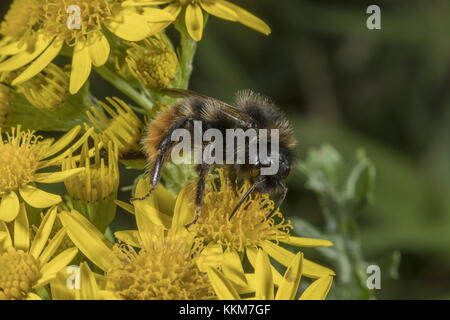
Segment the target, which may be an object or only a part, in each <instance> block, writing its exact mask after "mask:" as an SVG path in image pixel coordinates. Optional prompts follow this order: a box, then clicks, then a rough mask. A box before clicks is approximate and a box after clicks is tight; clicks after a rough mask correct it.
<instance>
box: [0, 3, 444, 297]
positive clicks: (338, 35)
mask: <svg viewBox="0 0 450 320" xmlns="http://www.w3.org/2000/svg"><path fill="white" fill-rule="evenodd" d="M234 2H235V3H236V4H238V5H241V6H242V7H244V8H247V9H248V10H249V11H251V12H253V13H255V14H256V15H258V16H260V17H261V18H263V19H264V20H265V21H266V22H268V23H269V25H270V26H271V27H272V30H273V33H272V35H270V36H269V37H266V36H263V35H260V34H258V33H256V32H254V31H252V30H249V29H247V28H245V27H243V26H241V25H239V24H237V23H230V22H226V21H223V20H219V19H217V18H211V19H209V21H208V26H207V30H206V33H205V37H204V40H203V41H202V42H201V43H200V46H199V50H198V54H197V56H196V59H195V70H194V74H193V78H192V82H191V88H192V89H193V90H196V91H198V92H201V93H204V94H207V95H210V96H213V97H217V98H220V99H223V100H225V101H231V100H232V98H233V94H234V92H235V91H237V90H239V89H244V88H250V89H253V90H254V91H258V92H261V93H263V94H265V95H268V96H270V97H271V98H273V100H275V101H276V102H277V103H278V104H279V106H280V107H281V108H282V110H284V111H285V113H286V114H287V115H288V117H289V119H290V120H291V121H292V123H293V124H294V126H295V132H296V135H297V137H298V140H299V142H300V143H299V154H300V159H304V157H305V155H306V152H307V150H308V149H309V148H311V147H319V146H320V145H322V144H323V143H329V144H330V145H332V146H334V147H335V148H336V149H337V150H339V152H341V153H342V155H343V156H344V157H345V158H347V159H351V158H352V157H353V155H354V152H355V150H356V149H358V148H360V147H362V148H364V149H365V150H366V152H367V155H368V157H369V158H370V159H371V160H372V161H373V163H374V164H375V166H376V169H377V177H376V190H375V202H374V204H372V205H371V206H370V207H368V208H367V209H365V210H364V211H363V212H361V213H360V214H359V216H358V223H359V226H360V231H361V238H362V249H363V253H364V256H365V258H366V260H368V261H375V262H378V261H383V259H389V257H390V255H391V254H392V253H393V252H395V251H399V252H400V253H401V257H402V258H401V264H400V267H399V270H398V274H399V277H398V279H390V278H389V277H388V276H387V275H384V274H383V281H382V287H381V290H376V292H375V295H376V296H377V298H380V299H409V298H412V299H431V298H437V299H443V298H447V299H448V298H450V193H449V191H450V166H449V164H450V64H449V62H450V40H449V39H448V34H449V32H450V19H449V16H450V2H449V1H448V0H440V1H439V0H434V1H430V0H409V1H404V0H384V1H376V2H374V1H365V0H347V1H340V0H328V1H327V0H283V1H274V0H234ZM9 3H10V1H3V0H2V3H1V4H0V6H1V10H2V13H4V12H5V8H7V6H8V4H9ZM371 4H378V5H379V6H380V7H381V13H382V29H381V30H368V29H367V28H366V19H367V17H368V15H367V14H366V9H367V7H368V6H369V5H371ZM91 84H92V90H93V92H94V93H95V94H96V96H98V97H99V98H101V97H102V96H104V95H113V94H115V93H113V92H112V91H111V90H112V89H111V88H110V87H107V86H105V84H104V83H101V82H100V80H98V78H94V80H93V81H92V82H91ZM125 179H128V180H129V181H128V182H131V181H132V175H131V173H130V174H129V177H125ZM304 182H305V179H304V177H303V176H302V175H301V174H300V173H299V172H294V173H293V174H292V177H291V179H290V181H289V187H290V191H289V194H288V197H287V203H285V205H284V209H285V210H284V211H286V212H287V214H289V215H291V216H293V217H299V218H300V219H304V220H306V221H309V222H310V223H312V224H314V225H315V226H316V227H317V228H319V229H321V228H322V225H323V222H324V221H323V219H322V216H321V214H320V213H319V207H318V204H317V199H316V196H315V195H314V194H313V193H312V192H311V191H308V190H306V188H305V187H304ZM122 184H123V183H122ZM126 196H128V194H127V193H125V194H124V197H126ZM382 272H383V269H382ZM387 273H388V272H387V271H386V272H385V274H387Z"/></svg>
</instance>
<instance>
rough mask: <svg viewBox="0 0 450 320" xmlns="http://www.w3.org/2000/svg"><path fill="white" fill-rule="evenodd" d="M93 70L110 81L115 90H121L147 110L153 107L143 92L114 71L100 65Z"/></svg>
mask: <svg viewBox="0 0 450 320" xmlns="http://www.w3.org/2000/svg"><path fill="white" fill-rule="evenodd" d="M95 72H97V73H98V74H99V75H100V76H101V77H102V78H103V79H105V80H106V81H108V82H109V83H111V84H112V85H113V86H114V87H115V88H117V90H119V91H121V92H123V93H124V94H125V95H126V96H128V97H129V98H130V99H131V100H133V101H134V102H135V103H136V104H137V105H139V106H140V107H142V108H143V109H144V110H147V111H149V110H151V109H152V108H153V103H152V102H151V101H150V100H149V99H148V98H147V96H146V95H145V94H144V93H142V92H139V91H137V90H136V89H134V88H133V87H132V86H131V85H130V84H129V83H128V82H127V81H126V80H124V79H122V78H121V77H119V76H118V75H117V74H116V73H114V72H112V71H111V70H109V69H108V68H107V67H105V66H102V67H98V68H95Z"/></svg>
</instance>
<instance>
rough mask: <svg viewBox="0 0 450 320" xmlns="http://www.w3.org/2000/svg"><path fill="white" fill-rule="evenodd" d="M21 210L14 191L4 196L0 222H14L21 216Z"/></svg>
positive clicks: (1, 204)
mask: <svg viewBox="0 0 450 320" xmlns="http://www.w3.org/2000/svg"><path fill="white" fill-rule="evenodd" d="M19 210H20V205H19V198H18V197H17V194H16V193H15V192H14V191H10V192H9V193H6V194H4V195H3V197H2V198H1V203H0V220H3V221H6V222H11V221H13V220H14V219H15V218H16V217H17V215H18V214H19Z"/></svg>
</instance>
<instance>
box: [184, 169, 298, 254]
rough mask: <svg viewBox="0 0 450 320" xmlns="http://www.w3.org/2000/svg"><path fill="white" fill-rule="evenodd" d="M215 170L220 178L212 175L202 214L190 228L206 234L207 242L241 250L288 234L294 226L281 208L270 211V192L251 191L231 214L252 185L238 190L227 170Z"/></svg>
mask: <svg viewBox="0 0 450 320" xmlns="http://www.w3.org/2000/svg"><path fill="white" fill-rule="evenodd" d="M216 172H218V178H219V179H217V176H215V175H210V176H209V178H208V181H209V188H208V190H207V191H206V193H205V198H204V200H203V206H202V213H201V217H200V219H199V221H198V222H197V223H196V224H194V225H192V226H191V227H190V230H192V231H194V232H195V233H196V234H198V235H199V236H200V237H201V238H203V239H204V241H205V243H211V242H212V243H217V244H220V245H222V247H224V248H229V249H234V250H237V251H239V252H242V251H243V250H244V248H246V247H257V246H259V245H260V244H261V243H262V242H263V241H265V240H272V241H276V242H277V241H279V240H281V239H285V238H288V237H289V234H290V230H291V229H293V227H292V225H291V223H290V221H288V222H286V221H285V219H284V218H283V215H282V214H281V212H279V211H278V210H277V211H276V212H274V213H273V214H272V215H271V212H272V210H273V208H274V202H273V201H272V200H270V198H269V195H268V194H258V193H254V194H252V195H251V196H250V197H249V198H248V200H246V201H245V202H244V203H243V204H242V205H241V206H240V208H239V209H238V211H237V212H236V213H235V214H234V216H233V217H231V218H230V215H231V213H232V212H233V209H234V208H235V206H236V204H237V203H238V202H239V200H240V199H241V198H242V196H243V195H244V194H245V192H246V191H247V190H248V188H249V187H250V186H249V184H248V183H245V184H244V185H243V186H242V187H241V188H239V190H238V191H237V192H236V191H235V188H234V187H233V186H232V185H231V184H230V183H229V180H228V178H227V177H226V174H225V172H224V171H223V170H221V169H219V170H217V171H216ZM191 203H193V201H191Z"/></svg>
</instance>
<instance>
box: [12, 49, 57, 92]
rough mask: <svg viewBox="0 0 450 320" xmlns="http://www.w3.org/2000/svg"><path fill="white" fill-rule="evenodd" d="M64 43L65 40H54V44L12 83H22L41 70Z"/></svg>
mask: <svg viewBox="0 0 450 320" xmlns="http://www.w3.org/2000/svg"><path fill="white" fill-rule="evenodd" d="M63 43H64V42H63V41H54V42H53V43H52V44H50V45H49V46H48V47H47V49H45V51H44V52H43V53H42V54H41V55H40V56H39V57H38V58H37V59H36V60H34V61H33V63H32V64H31V65H30V66H29V67H27V68H26V69H25V71H23V72H22V73H21V74H20V75H19V76H18V77H17V78H15V79H14V80H13V81H12V82H11V84H12V85H13V86H15V85H18V84H21V83H23V82H25V81H27V80H29V79H31V78H33V77H34V76H35V75H37V74H38V73H39V72H41V71H42V70H43V69H44V68H45V67H47V66H48V65H49V63H50V62H52V61H53V59H54V58H55V57H56V56H57V55H58V53H59V52H60V51H61V48H62V46H63Z"/></svg>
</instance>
